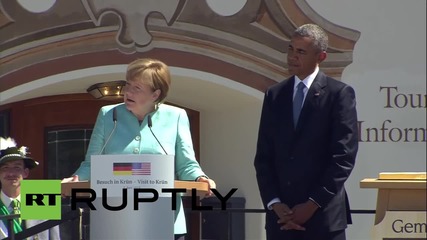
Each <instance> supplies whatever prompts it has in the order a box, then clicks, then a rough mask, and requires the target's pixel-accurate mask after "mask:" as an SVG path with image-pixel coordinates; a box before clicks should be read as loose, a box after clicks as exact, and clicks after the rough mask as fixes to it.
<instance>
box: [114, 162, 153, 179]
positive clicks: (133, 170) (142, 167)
mask: <svg viewBox="0 0 427 240" xmlns="http://www.w3.org/2000/svg"><path fill="white" fill-rule="evenodd" d="M113 175H116V176H126V175H151V163H149V162H137V163H135V162H134V163H113Z"/></svg>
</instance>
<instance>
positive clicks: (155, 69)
mask: <svg viewBox="0 0 427 240" xmlns="http://www.w3.org/2000/svg"><path fill="white" fill-rule="evenodd" d="M146 76H148V77H146ZM126 81H142V82H143V83H144V84H146V85H148V86H150V87H151V89H152V90H153V91H156V90H158V89H159V90H160V95H159V98H158V99H157V101H156V103H157V104H158V103H162V102H163V101H164V100H165V98H166V96H167V95H168V91H169V87H170V84H171V77H170V72H169V68H168V66H167V65H166V64H165V63H163V62H162V61H159V60H157V59H150V58H141V59H137V60H135V61H133V62H131V63H130V64H129V65H128V68H127V71H126Z"/></svg>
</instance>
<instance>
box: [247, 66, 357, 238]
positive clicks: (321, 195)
mask: <svg viewBox="0 0 427 240" xmlns="http://www.w3.org/2000/svg"><path fill="white" fill-rule="evenodd" d="M293 88H294V77H291V78H289V79H287V80H285V81H283V82H280V83H278V84H276V85H274V86H272V87H271V88H269V89H268V90H267V91H266V93H265V98H264V104H263V108H262V115H261V122H260V127H259V135H258V144H257V153H256V156H255V162H254V164H255V168H256V174H257V180H258V186H259V190H260V193H261V198H262V201H263V203H264V206H265V208H266V209H267V206H266V205H267V204H268V203H269V202H270V201H271V200H272V199H273V198H275V197H278V198H280V200H281V201H282V202H283V203H285V204H287V205H288V206H289V207H290V208H292V207H293V206H295V205H296V204H300V203H303V202H305V201H307V200H308V199H309V198H310V197H311V198H312V199H313V200H315V201H316V202H317V203H318V204H320V205H321V208H320V209H318V210H317V211H316V213H315V215H314V216H313V217H312V218H311V219H310V220H309V221H308V222H307V223H306V224H305V225H304V226H305V227H306V228H307V231H311V230H314V229H317V230H318V229H323V230H324V231H337V230H342V229H345V228H346V227H347V223H349V221H351V217H350V212H349V210H350V209H349V205H348V200H347V195H346V192H345V189H344V182H345V181H346V180H347V178H348V177H349V175H350V172H351V171H352V169H353V167H354V163H355V158H356V153H357V149H358V130H357V114H356V101H355V93H354V90H353V89H352V88H351V87H350V86H348V85H346V84H345V83H343V82H340V81H337V80H334V79H332V78H330V77H328V76H326V75H325V74H324V73H322V72H319V73H318V75H317V76H316V78H315V79H314V81H313V83H312V85H311V86H310V88H309V90H308V92H307V96H306V98H305V101H304V105H303V108H302V110H301V114H300V117H299V122H298V124H297V127H296V128H294V124H293V116H292V114H293V113H292V101H293ZM266 217H267V221H266V229H267V234H268V229H269V227H271V228H279V225H278V224H277V216H276V215H275V213H274V212H273V211H270V210H267V214H266Z"/></svg>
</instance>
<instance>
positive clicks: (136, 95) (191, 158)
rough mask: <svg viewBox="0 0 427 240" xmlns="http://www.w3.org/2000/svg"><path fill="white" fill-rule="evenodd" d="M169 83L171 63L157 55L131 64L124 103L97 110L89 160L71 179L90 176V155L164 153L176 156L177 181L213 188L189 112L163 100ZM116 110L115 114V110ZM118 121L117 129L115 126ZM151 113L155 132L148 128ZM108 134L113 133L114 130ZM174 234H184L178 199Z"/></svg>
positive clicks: (183, 219)
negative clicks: (196, 146)
mask: <svg viewBox="0 0 427 240" xmlns="http://www.w3.org/2000/svg"><path fill="white" fill-rule="evenodd" d="M170 83H171V79H170V73H169V70H168V67H167V66H166V64H164V63H163V62H160V61H158V60H154V59H138V60H135V61H133V62H132V63H130V64H129V66H128V69H127V73H126V86H125V91H124V103H120V104H116V105H108V106H104V107H102V108H101V110H100V111H99V114H98V117H97V120H96V123H95V127H94V129H93V132H92V136H91V139H90V143H89V147H88V150H87V153H86V158H85V160H84V161H83V162H82V163H81V165H80V167H79V169H77V171H76V172H75V173H74V175H73V176H72V177H71V178H66V179H64V180H63V181H79V180H80V181H81V180H89V178H90V159H91V155H98V154H100V153H101V152H102V154H165V152H166V153H167V154H168V155H175V174H176V176H177V178H178V179H179V180H191V181H194V180H196V181H202V182H207V183H208V185H209V188H215V182H214V181H213V180H211V179H209V178H208V177H207V176H206V174H205V173H204V172H203V171H202V169H201V168H200V165H199V164H198V162H197V161H196V158H195V154H194V149H193V144H192V140H191V134H190V127H189V120H188V116H187V114H186V112H185V110H184V109H181V108H178V107H174V106H170V105H166V104H163V101H164V100H165V98H166V96H167V93H168V91H169V86H170ZM113 112H116V113H115V114H113ZM113 115H114V119H116V120H117V121H116V124H117V126H116V128H115V129H114V131H113V128H114V121H113ZM149 117H151V122H152V131H153V132H154V133H155V135H156V137H157V139H158V140H159V142H160V143H161V145H160V144H159V142H157V140H156V139H155V137H154V136H153V134H152V133H151V132H150V128H149V126H148V122H149V120H148V118H149ZM112 132H113V134H112V136H111V137H110V136H109V135H110V133H112ZM163 148H164V149H163ZM177 203H178V205H177V212H176V219H175V227H174V232H175V236H176V238H177V237H178V236H182V235H183V234H185V233H186V224H185V215H184V211H183V208H182V206H181V205H182V204H181V200H180V199H179V200H178V201H177Z"/></svg>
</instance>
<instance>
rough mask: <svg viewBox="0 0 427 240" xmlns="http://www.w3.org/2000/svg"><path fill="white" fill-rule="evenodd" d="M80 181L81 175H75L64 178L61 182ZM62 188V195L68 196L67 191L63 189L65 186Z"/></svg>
mask: <svg viewBox="0 0 427 240" xmlns="http://www.w3.org/2000/svg"><path fill="white" fill-rule="evenodd" d="M78 181H79V176H78V175H74V176H72V177H69V178H64V179H62V181H61V183H69V182H78ZM61 189H62V191H61V195H62V197H66V193H65V192H64V191H63V190H64V188H61Z"/></svg>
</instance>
